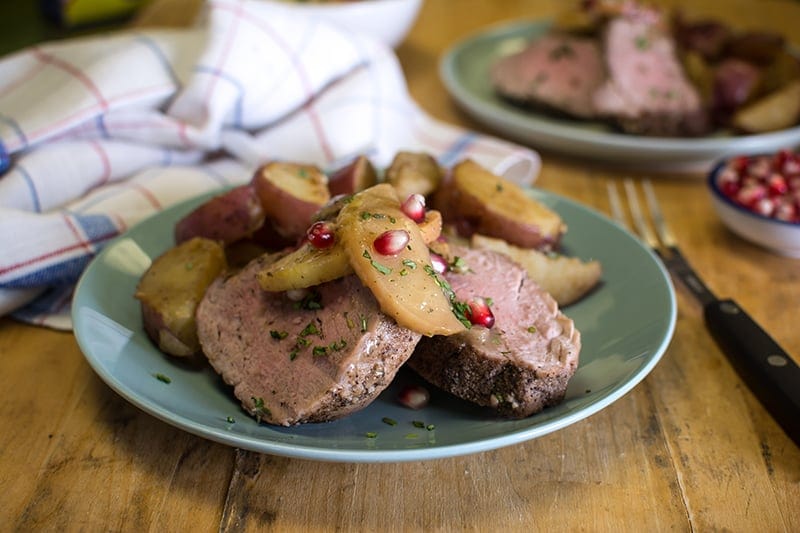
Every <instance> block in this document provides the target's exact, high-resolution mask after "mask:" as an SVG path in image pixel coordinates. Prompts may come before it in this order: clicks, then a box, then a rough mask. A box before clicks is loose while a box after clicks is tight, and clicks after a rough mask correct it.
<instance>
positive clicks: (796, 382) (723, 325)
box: [704, 300, 800, 446]
mask: <svg viewBox="0 0 800 533" xmlns="http://www.w3.org/2000/svg"><path fill="white" fill-rule="evenodd" d="M704 314H705V319H706V324H707V325H708V329H709V331H711V334H712V335H713V336H714V339H715V340H716V342H717V344H719V346H720V347H721V348H722V350H723V351H724V352H725V355H727V356H728V360H729V361H730V362H731V364H732V366H733V367H734V369H735V370H736V372H737V373H738V374H739V377H741V378H742V381H744V382H745V383H746V384H747V386H748V387H749V388H750V390H751V391H752V392H753V394H754V395H755V396H756V397H757V398H758V399H759V401H760V402H761V404H762V405H763V406H764V407H765V408H766V409H767V411H769V413H770V414H771V415H772V418H774V419H775V421H776V422H777V423H778V424H779V425H780V426H781V427H782V428H783V430H784V431H785V432H786V434H787V435H788V436H789V438H791V439H792V440H793V441H794V442H795V444H797V445H798V446H800V367H798V366H797V363H795V362H794V360H793V359H792V358H791V357H790V356H789V354H787V353H786V351H785V350H784V349H783V348H781V347H780V346H779V345H778V343H777V342H775V340H773V339H772V337H770V336H769V334H768V333H767V332H766V331H764V330H763V329H761V327H760V326H759V325H758V324H757V323H756V322H755V321H754V320H753V319H752V318H750V315H748V314H747V313H746V312H745V310H744V309H742V308H741V307H739V305H738V304H737V303H736V302H734V301H733V300H718V301H715V302H712V303H710V304H708V305H706V306H705V309H704Z"/></svg>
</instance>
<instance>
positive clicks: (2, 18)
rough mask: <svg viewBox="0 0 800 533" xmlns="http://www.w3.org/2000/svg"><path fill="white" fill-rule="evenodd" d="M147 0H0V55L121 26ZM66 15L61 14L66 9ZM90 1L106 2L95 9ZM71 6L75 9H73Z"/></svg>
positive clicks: (93, 2)
mask: <svg viewBox="0 0 800 533" xmlns="http://www.w3.org/2000/svg"><path fill="white" fill-rule="evenodd" d="M146 1H147V0H72V1H70V2H64V1H63V0H40V1H31V0H24V1H17V0H13V1H12V0H3V1H2V2H0V4H2V9H0V56H4V55H6V54H9V53H11V52H15V51H17V50H20V49H22V48H25V47H28V46H31V45H34V44H37V43H41V42H44V41H51V40H55V39H63V38H65V37H77V36H80V35H87V34H92V33H100V32H104V31H109V30H113V29H117V28H120V27H121V26H122V25H123V24H124V23H125V22H126V21H127V19H128V18H129V17H130V15H132V14H133V13H134V12H135V10H136V9H138V8H140V7H141V6H143V5H144V4H145V3H146ZM66 4H69V8H68V11H67V18H64V17H63V16H62V13H63V10H64V9H67V7H66ZM90 4H106V6H104V7H97V8H96V9H95V10H94V11H92V10H91V9H90ZM73 10H74V12H73Z"/></svg>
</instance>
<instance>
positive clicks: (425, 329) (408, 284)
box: [338, 184, 465, 336]
mask: <svg viewBox="0 0 800 533" xmlns="http://www.w3.org/2000/svg"><path fill="white" fill-rule="evenodd" d="M338 223H339V227H340V230H341V232H340V235H341V242H342V245H343V246H344V249H345V252H346V253H347V256H348V258H349V261H350V264H351V265H352V267H353V270H354V271H355V273H356V275H358V277H359V278H360V279H361V282H362V283H363V284H364V285H365V286H366V287H368V288H369V289H370V290H371V291H372V293H373V294H374V295H375V299H376V300H378V304H379V305H380V308H381V310H382V311H383V312H384V313H386V314H387V315H389V316H391V317H393V318H394V319H395V320H396V321H397V323H398V324H400V325H401V326H405V327H407V328H409V329H412V330H414V331H418V332H420V333H422V334H423V335H427V336H432V335H452V334H453V333H457V332H459V331H464V329H465V325H464V324H463V323H462V322H461V321H459V319H457V318H456V316H455V314H454V312H453V303H452V302H451V296H452V294H448V295H445V292H444V291H446V290H447V288H449V286H448V285H447V284H446V283H445V282H444V280H442V279H441V278H440V277H439V276H438V275H437V274H436V272H435V271H434V270H433V267H432V266H431V256H430V253H429V252H428V247H427V245H426V244H425V241H424V240H423V239H422V234H421V233H420V230H419V227H418V226H417V224H416V223H415V222H414V221H413V220H411V219H410V218H408V217H407V216H406V215H405V214H404V213H403V211H402V210H401V208H400V201H399V199H398V197H397V193H396V192H395V189H394V188H393V187H392V186H391V185H389V184H380V185H376V186H374V187H371V188H369V189H367V190H365V191H363V192H361V193H359V194H357V195H355V196H354V197H353V199H352V201H351V202H350V203H348V204H347V205H345V206H344V207H343V208H342V210H341V212H340V213H339V217H338ZM450 293H452V291H450Z"/></svg>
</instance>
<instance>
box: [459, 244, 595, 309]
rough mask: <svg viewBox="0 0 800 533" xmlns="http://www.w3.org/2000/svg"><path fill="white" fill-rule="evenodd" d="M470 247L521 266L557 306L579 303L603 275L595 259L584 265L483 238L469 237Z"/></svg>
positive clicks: (564, 257) (564, 258)
mask: <svg viewBox="0 0 800 533" xmlns="http://www.w3.org/2000/svg"><path fill="white" fill-rule="evenodd" d="M470 245H471V246H472V247H473V248H481V249H484V250H492V251H495V252H498V253H501V254H504V255H506V256H508V257H509V258H511V259H512V260H513V261H514V262H516V263H518V264H520V265H522V266H523V267H524V268H525V270H527V271H528V275H529V276H530V278H531V279H532V280H533V281H535V282H536V283H538V284H539V285H540V286H541V287H542V288H543V289H544V290H546V291H547V292H549V293H550V295H551V296H552V297H553V298H555V300H556V302H558V305H560V306H565V305H569V304H571V303H574V302H576V301H578V300H580V299H581V298H582V297H583V296H584V295H585V294H587V293H588V292H589V291H591V290H592V289H593V288H594V287H595V286H596V285H597V284H598V282H599V281H600V276H601V275H602V274H603V268H602V266H601V265H600V262H599V261H596V260H592V261H586V262H584V261H581V260H580V259H578V258H577V257H567V256H564V255H549V254H546V253H543V252H540V251H539V250H531V249H529V248H519V247H517V246H513V245H511V244H508V243H507V242H505V241H503V240H500V239H493V238H491V237H486V236H484V235H473V236H472V239H471V241H470Z"/></svg>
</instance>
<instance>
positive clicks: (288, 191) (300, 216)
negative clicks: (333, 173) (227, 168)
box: [252, 162, 331, 238]
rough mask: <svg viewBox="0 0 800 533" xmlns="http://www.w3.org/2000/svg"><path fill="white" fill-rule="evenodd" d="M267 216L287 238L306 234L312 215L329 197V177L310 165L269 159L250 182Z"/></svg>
mask: <svg viewBox="0 0 800 533" xmlns="http://www.w3.org/2000/svg"><path fill="white" fill-rule="evenodd" d="M252 184H253V187H254V188H255V191H256V194H258V197H259V199H260V200H261V205H262V206H263V207H264V212H265V213H266V216H267V217H268V218H270V219H272V221H273V222H274V223H275V228H276V229H277V231H278V232H279V233H280V234H281V235H283V236H284V237H288V238H298V237H301V236H302V235H304V234H305V232H306V229H308V226H309V225H310V224H311V221H312V218H313V216H314V214H315V213H316V212H317V211H318V210H319V208H320V207H322V206H323V205H325V204H326V203H327V202H328V200H330V198H331V195H330V192H329V191H328V177H327V176H326V175H325V174H324V173H323V172H322V171H321V170H320V169H319V168H317V167H315V166H313V165H301V164H297V163H283V162H272V163H267V164H266V165H264V166H262V167H261V168H259V169H258V170H257V171H256V173H255V176H253V181H252Z"/></svg>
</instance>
